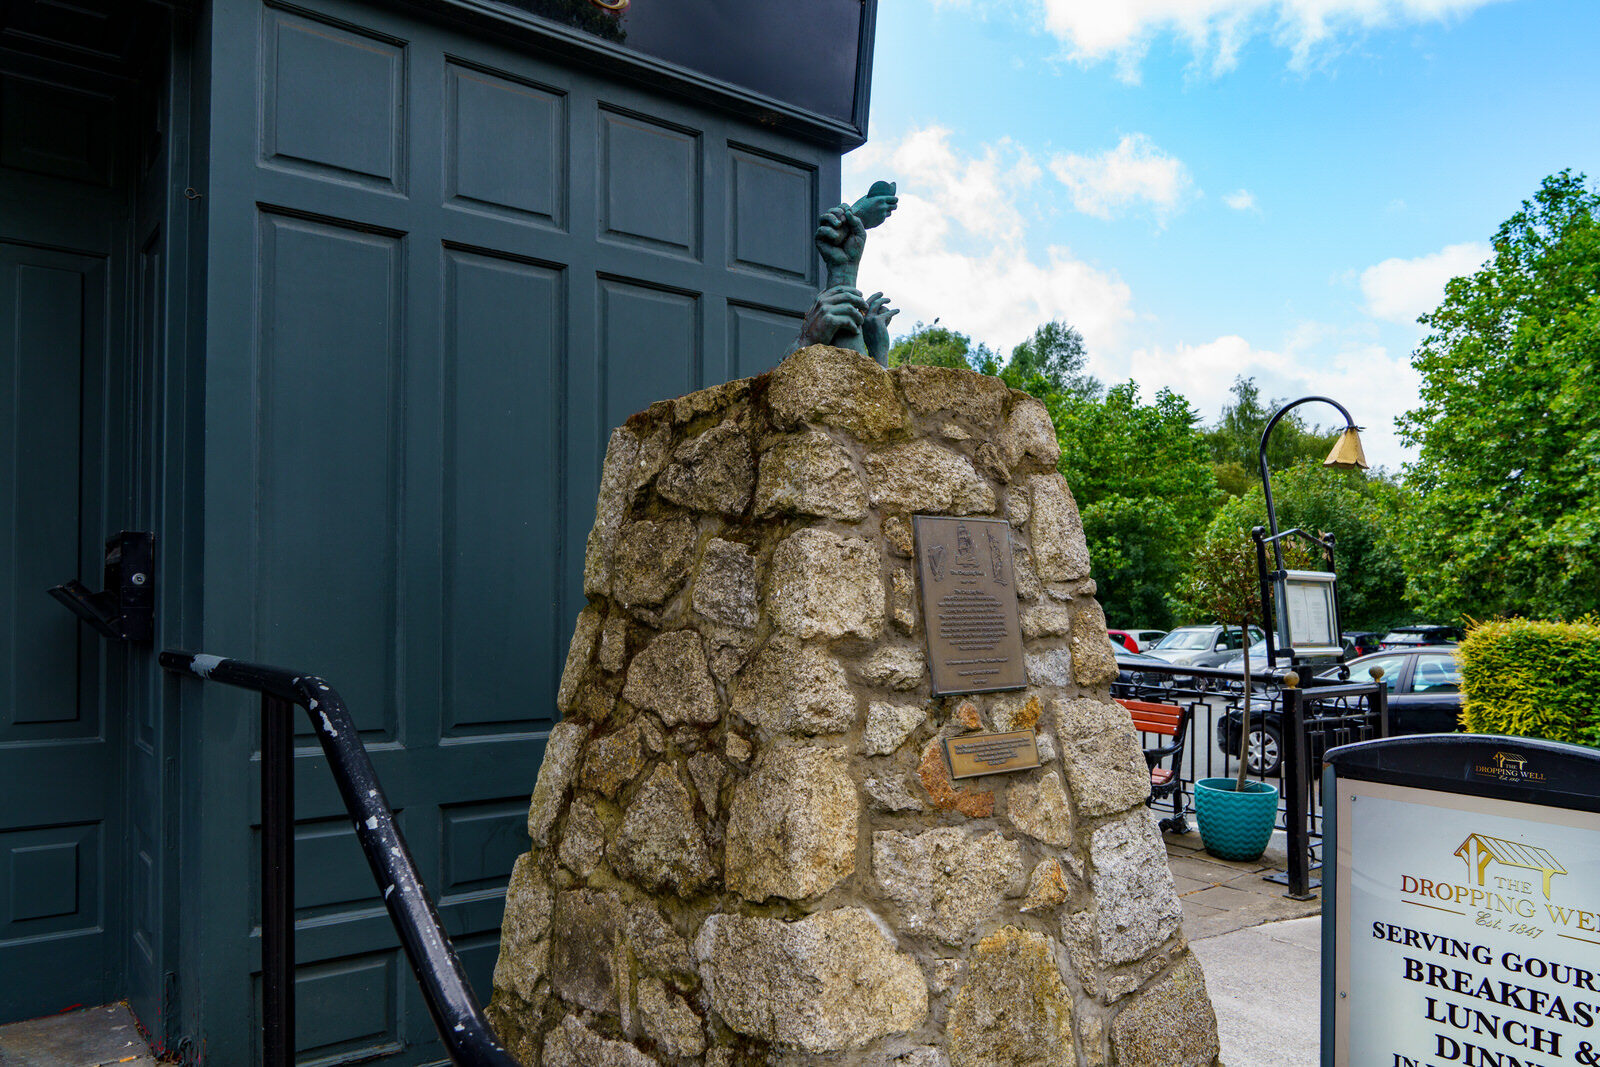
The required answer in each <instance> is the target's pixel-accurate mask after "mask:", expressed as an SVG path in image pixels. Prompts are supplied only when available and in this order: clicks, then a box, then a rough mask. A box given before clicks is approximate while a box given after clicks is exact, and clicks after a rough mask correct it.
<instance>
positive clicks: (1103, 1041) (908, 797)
mask: <svg viewBox="0 0 1600 1067" xmlns="http://www.w3.org/2000/svg"><path fill="white" fill-rule="evenodd" d="M836 210H837V209H836ZM867 340H868V342H869V344H870V343H871V340H872V338H871V336H870V333H869V335H868V337H867ZM1057 456H1058V447H1057V444H1056V437H1055V432H1054V429H1053V427H1052V426H1051V422H1050V418H1049V415H1048V413H1047V412H1046V410H1045V408H1044V406H1043V405H1042V404H1040V403H1039V402H1038V401H1037V400H1035V399H1033V398H1032V397H1030V396H1028V395H1027V394H1025V393H1021V392H1017V391H1014V390H1010V389H1008V388H1007V387H1006V386H1005V384H1004V383H1003V382H1001V381H999V380H998V379H996V378H992V377H986V376H984V375H980V374H976V373H973V372H970V371H964V370H951V369H945V368H936V367H915V366H906V367H900V368H897V369H895V370H885V369H883V368H882V367H881V366H880V365H879V364H878V363H876V362H875V361H873V360H872V359H870V358H868V357H867V356H865V355H862V354H860V353H858V352H855V351H850V350H848V349H845V348H835V347H831V346H828V345H812V346H810V347H806V348H803V349H801V350H800V351H798V352H796V353H795V354H793V355H791V356H790V357H789V358H788V359H787V360H785V361H784V362H783V363H782V364H781V365H780V366H779V367H778V368H777V369H776V370H774V371H772V372H770V373H768V374H765V375H762V376H760V377H758V378H753V379H744V380H740V381H735V382H730V383H727V384H726V385H721V386H717V387H715V388H712V389H706V390H703V391H701V392H697V393H692V394H690V395H688V396H684V397H679V398H677V399H675V400H666V401H662V402H660V403H657V404H654V405H653V406H651V407H650V408H649V409H647V410H645V411H643V412H640V413H639V414H637V415H635V416H633V417H632V418H631V419H629V420H628V422H627V423H626V424H625V425H623V426H621V427H619V428H618V429H617V430H616V431H615V432H613V434H612V436H611V440H610V445H609V448H608V450H607V453H606V459H605V465H604V469H603V473H602V478H601V487H600V495H599V502H598V504H597V506H596V509H595V523H594V528H593V531H592V532H591V533H590V535H589V541H588V546H587V555H586V559H585V566H584V589H585V592H586V594H587V596H588V606H587V607H585V608H584V609H583V611H582V613H581V614H580V615H579V616H578V620H577V625H576V627H575V629H574V633H573V637H572V644H571V649H570V651H569V653H568V656H567V661H566V670H565V673H564V674H563V676H562V679H561V685H560V691H559V694H558V697H557V703H558V705H559V707H560V710H561V712H562V715H563V719H562V721H561V723H560V724H558V725H557V726H556V727H555V728H554V729H553V730H552V732H551V735H550V740H549V745H548V749H547V751H546V753H545V758H544V765H543V767H542V768H541V770H540V772H539V776H538V781H537V783H536V785H535V786H534V790H533V798H532V804H531V807H530V809H529V812H528V832H529V835H530V836H531V838H532V849H531V851H529V852H528V853H526V854H525V855H523V856H522V857H521V858H519V859H518V861H517V863H516V867H515V870H514V871H513V873H512V876H511V885H510V890H509V892H508V894H507V899H506V912H505V922H504V930H503V936H502V941H501V949H500V958H499V962H498V965H497V966H496V968H495V974H494V995H493V999H492V1002H491V1004H490V1007H489V1013H490V1018H491V1020H492V1022H493V1024H494V1026H495V1028H496V1029H497V1031H498V1032H499V1034H500V1036H501V1038H502V1040H503V1041H504V1042H505V1044H506V1046H507V1047H508V1048H509V1049H510V1050H511V1052H512V1053H513V1054H514V1055H515V1056H517V1057H518V1058H519V1059H520V1060H522V1061H523V1062H524V1063H527V1064H530V1065H543V1067H654V1065H658V1064H661V1065H682V1064H705V1065H707V1067H713V1065H715V1067H732V1065H752V1067H753V1065H756V1064H785V1065H788V1064H794V1065H799V1064H870V1065H883V1067H888V1065H896V1064H898V1065H905V1067H944V1065H946V1064H948V1065H949V1067H980V1065H981V1067H991V1065H992V1067H1033V1065H1038V1067H1079V1065H1083V1067H1099V1065H1113V1064H1116V1065H1123V1067H1135V1065H1147V1067H1189V1065H1195V1067H1204V1065H1209V1064H1213V1063H1214V1062H1215V1061H1216V1057H1217V1052H1218V1044H1217V1031H1216V1018H1215V1016H1214V1014H1213V1012H1212V1008H1211V1004H1210V1001H1209V1000H1208V998H1207V996H1206V991H1205V984H1204V979H1203V977H1202V975H1201V971H1200V966H1199V963H1198V962H1197V961H1196V960H1195V958H1194V956H1193V955H1192V954H1191V953H1190V951H1189V949H1188V946H1187V943H1186V942H1185V940H1184V938H1183V934H1182V932H1181V930H1180V928H1179V919H1180V909H1179V903H1178V899H1177V896H1176V894H1175V891H1174V887H1173V881H1172V875H1171V872H1170V870H1169V868H1168V866H1167V861H1166V852H1165V848H1164V846H1163V843H1162V841H1161V838H1160V836H1159V834H1158V833H1157V831H1156V829H1155V826H1154V824H1153V822H1152V818H1151V816H1150V813H1149V812H1148V810H1147V809H1146V808H1145V806H1144V803H1143V802H1144V800H1145V798H1146V797H1147V796H1148V794H1149V783H1150V778H1149V773H1148V771H1147V769H1146V766H1145V761H1144V758H1143V754H1142V752H1141V749H1140V746H1139V743H1138V738H1137V735H1136V734H1135V732H1134V730H1133V726H1132V722H1131V720H1130V718H1129V716H1128V713H1127V712H1126V711H1124V710H1123V709H1122V708H1121V707H1119V706H1118V705H1117V704H1115V703H1113V702H1111V700H1110V698H1109V695H1108V689H1107V684H1108V683H1109V681H1110V680H1111V679H1112V678H1113V677H1114V676H1115V674H1116V669H1117V668H1116V663H1115V660H1114V658H1113V656H1112V652H1111V647H1110V644H1109V642H1108V640H1107V638H1106V633H1105V617H1104V615H1103V614H1102V612H1101V610H1100V607H1099V605H1098V604H1097V603H1096V602H1095V600H1094V593H1095V586H1094V582H1093V581H1091V580H1090V578H1089V557H1088V552H1087V549H1086V548H1085V545H1084V539H1083V532H1082V528H1081V526H1080V524H1079V520H1078V509H1077V505H1076V504H1075V503H1074V501H1073V497H1072V494H1071V492H1070V491H1069V490H1068V487H1067V485H1066V483H1065V481H1064V480H1063V479H1062V477H1061V476H1060V475H1059V474H1058V473H1056V460H1057ZM917 515H940V516H963V517H967V519H966V520H964V521H962V522H961V523H959V524H958V525H959V526H960V529H959V530H958V531H957V533H956V534H955V535H954V536H955V538H956V540H954V541H953V542H951V544H950V545H949V546H946V548H930V547H929V546H928V545H926V544H922V543H920V541H921V539H922V538H923V537H924V526H923V525H922V522H921V521H919V522H917V523H914V522H913V516H917ZM984 520H988V521H984ZM952 521H953V520H952ZM968 526H970V527H971V529H970V530H969V529H967V527H968ZM914 528H915V532H914ZM996 532H998V533H999V535H1000V538H1001V539H1002V541H1003V543H1002V541H997V540H996V538H995V536H994V534H995V533H996ZM919 549H920V550H922V556H923V558H921V559H919V558H918V557H919ZM947 549H948V550H947ZM919 565H920V566H921V569H922V570H923V572H924V575H925V576H924V577H919ZM929 574H931V575H933V577H931V578H928V577H926V575H929ZM979 574H982V575H983V576H984V579H983V580H984V581H989V582H992V583H996V584H995V586H994V588H996V589H998V593H997V595H1003V596H1004V597H1010V598H1013V599H1014V601H1015V605H1016V611H1015V613H1014V614H1013V615H1012V622H1011V623H1010V625H1012V626H1015V627H1017V628H1018V630H1019V631H1020V632H1018V633H1016V634H1014V635H1013V640H1012V641H1011V642H1010V643H1009V646H1008V647H1009V649H1010V651H1009V653H1004V652H1002V653H996V654H995V655H993V656H989V657H987V658H983V657H968V658H965V659H960V660H957V661H956V662H957V663H958V664H995V665H996V666H992V667H991V666H979V667H977V668H974V669H976V670H977V671H978V674H979V676H980V677H983V672H984V671H990V670H997V671H1001V672H1002V673H1004V672H1006V671H1013V672H1014V673H1015V675H1016V681H1015V682H1014V683H1012V684H1014V685H1020V686H1021V687H1020V688H1011V689H1007V690H1003V691H988V692H980V693H970V692H968V693H958V694H956V695H945V696H937V695H935V691H936V688H938V690H939V691H940V692H949V691H950V688H951V687H950V686H948V685H946V686H943V687H938V686H937V679H936V678H935V677H933V672H932V671H930V667H937V666H938V664H930V661H929V655H928V649H929V647H930V645H929V641H928V627H929V625H930V621H931V624H932V625H933V626H934V627H935V628H936V630H938V631H939V634H936V636H948V634H947V633H946V631H950V632H954V633H956V634H957V637H958V638H959V637H960V634H961V633H964V632H967V633H970V626H968V623H969V622H970V620H967V621H963V619H964V616H963V615H962V612H961V611H959V610H958V611H955V612H954V614H952V612H951V610H949V606H950V604H951V603H952V601H951V600H950V599H949V596H948V595H947V594H945V593H942V592H937V591H936V592H934V593H932V594H931V595H932V596H933V597H936V598H938V599H937V600H936V603H935V605H934V607H935V609H936V610H934V611H933V612H931V613H929V614H928V615H925V614H924V605H923V604H922V598H923V597H924V596H926V595H930V593H929V591H928V590H926V589H924V588H923V584H924V582H925V581H926V582H932V583H934V584H939V585H940V586H941V589H944V588H950V587H951V586H948V585H944V584H942V583H946V581H947V579H948V581H949V582H950V583H958V582H960V581H962V580H964V579H962V578H961V577H960V576H962V575H979ZM971 581H972V582H978V581H979V579H978V578H972V579H971ZM986 588H987V587H986ZM973 595H977V594H973ZM980 614H982V613H981V612H980ZM984 625H993V626H994V627H996V633H998V628H999V627H1000V623H995V622H993V621H992V620H990V622H989V623H984V622H983V621H982V620H980V621H979V624H978V629H979V630H980V631H981V630H982V629H983V626H984ZM962 626H968V630H967V631H963V630H961V627H962ZM952 627H954V628H955V629H954V630H951V628H952ZM1002 660H1005V662H1002ZM1013 660H1018V661H1020V662H1011V661H1013ZM992 680H993V679H991V681H992ZM958 688H960V687H959V686H958ZM971 688H984V686H983V685H978V684H974V685H973V686H971ZM994 735H1013V736H1012V737H1011V738H1010V739H1009V741H1006V744H1010V745H1011V747H1010V748H1005V745H1004V744H1002V745H1001V748H1002V749H1003V750H1004V751H1002V753H1001V757H1000V758H999V759H998V760H997V762H996V763H995V764H994V765H995V766H996V767H997V768H1000V769H1003V770H1004V773H980V774H978V776H975V777H967V776H963V775H962V773H961V772H962V767H961V766H958V761H957V760H956V758H955V755H954V754H955V753H957V752H959V751H968V752H974V751H975V752H977V754H978V756H979V758H980V762H981V758H982V757H983V755H984V753H985V752H989V753H993V752H994V751H996V750H995V749H994V748H993V745H994V744H995V743H998V742H990V741H989V740H988V739H989V738H990V737H992V736H994ZM963 738H974V739H975V740H974V741H973V742H971V743H969V744H968V746H967V748H966V749H965V750H963V749H961V748H960V745H961V742H962V739H963ZM1005 740H1006V739H1003V738H1002V741H1005ZM1019 743H1020V751H1022V758H1021V759H1020V761H1019V760H1018V759H1015V758H1011V757H1014V756H1015V755H1016V752H1017V751H1019V748H1018V745H1019ZM947 745H948V746H949V752H950V753H951V754H950V755H947ZM974 745H976V746H977V747H976V748H974V747H973V746H974ZM986 745H987V746H989V747H988V748H985V747H984V746H986ZM1034 752H1036V753H1037V759H1036V760H1034V759H1032V758H1031V757H1032V754H1033V753H1034ZM1008 754H1009V755H1008ZM967 762H968V761H967V760H966V759H965V758H963V759H962V760H961V761H960V763H961V764H963V765H964V764H965V763H967ZM1016 764H1020V766H1021V767H1022V768H1023V769H1012V768H1011V767H1010V765H1016ZM966 769H968V770H970V769H971V768H970V767H967V768H966ZM982 769H983V768H981V767H980V771H981V770H982Z"/></svg>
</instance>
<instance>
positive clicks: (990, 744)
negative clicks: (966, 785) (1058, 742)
mask: <svg viewBox="0 0 1600 1067" xmlns="http://www.w3.org/2000/svg"><path fill="white" fill-rule="evenodd" d="M944 758H945V760H946V762H948V763H949V764H950V777H952V778H977V777H980V776H981V775H985V774H1005V773H1006V772H1007V771H1031V770H1033V769H1034V768H1035V767H1037V766H1039V742H1038V741H1037V740H1036V739H1035V737H1034V734H1033V731H1032V730H1018V731H1017V732H1016V733H1013V734H968V735H966V736H965V737H947V738H945V739H944Z"/></svg>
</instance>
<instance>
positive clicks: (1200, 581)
mask: <svg viewBox="0 0 1600 1067" xmlns="http://www.w3.org/2000/svg"><path fill="white" fill-rule="evenodd" d="M1219 518H1220V516H1219ZM1255 525H1260V524H1255ZM1269 551H1270V550H1269ZM1283 561H1284V565H1285V566H1287V567H1289V568H1290V569H1291V570H1301V571H1312V570H1322V569H1323V568H1322V567H1321V566H1320V565H1319V563H1320V560H1319V558H1318V556H1317V554H1316V553H1315V552H1314V551H1313V550H1312V549H1311V547H1310V546H1309V545H1307V544H1306V543H1305V542H1304V541H1300V540H1298V539H1295V538H1291V539H1289V540H1287V541H1285V542H1284V543H1283ZM1268 564H1269V565H1270V564H1271V559H1270V557H1269V559H1268ZM1177 601H1178V605H1179V607H1180V608H1181V610H1182V613H1183V619H1184V621H1186V622H1212V621H1216V622H1225V623H1231V624H1234V625H1238V626H1243V625H1245V624H1246V623H1252V622H1253V623H1257V624H1258V625H1262V626H1265V625H1266V622H1267V620H1265V619H1263V618H1262V617H1261V571H1260V567H1259V566H1258V564H1257V561H1256V543H1255V541H1253V540H1252V539H1251V538H1250V532H1249V530H1248V529H1246V530H1243V531H1241V530H1239V529H1237V528H1236V527H1235V526H1234V524H1233V523H1232V522H1231V521H1230V522H1213V523H1212V524H1211V526H1210V527H1209V528H1208V529H1207V530H1206V532H1205V535H1204V536H1203V537H1202V538H1201V540H1200V544H1199V546H1198V547H1197V548H1196V549H1195V551H1194V555H1193V556H1192V557H1191V558H1190V561H1189V570H1188V573H1186V574H1185V575H1184V576H1183V581H1182V582H1181V583H1180V584H1179V585H1178V591H1177Z"/></svg>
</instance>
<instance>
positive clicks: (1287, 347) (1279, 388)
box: [1091, 326, 1420, 470]
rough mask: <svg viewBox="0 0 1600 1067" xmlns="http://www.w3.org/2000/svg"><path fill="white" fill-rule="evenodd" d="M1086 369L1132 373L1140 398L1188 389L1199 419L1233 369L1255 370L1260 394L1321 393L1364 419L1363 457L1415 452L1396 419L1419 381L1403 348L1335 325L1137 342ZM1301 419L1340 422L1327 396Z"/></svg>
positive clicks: (1118, 376)
mask: <svg viewBox="0 0 1600 1067" xmlns="http://www.w3.org/2000/svg"><path fill="white" fill-rule="evenodd" d="M1091 369H1092V370H1093V371H1094V372H1095V373H1096V374H1098V375H1100V376H1101V377H1102V379H1103V380H1107V381H1124V380H1126V379H1128V378H1132V379H1134V380H1135V381H1137V382H1138V383H1139V385H1140V387H1141V389H1142V390H1143V395H1144V398H1145V399H1146V400H1148V399H1149V398H1150V397H1151V396H1153V395H1154V394H1155V391H1156V390H1157V389H1159V388H1161V387H1163V386H1165V387H1166V388H1169V389H1171V390H1173V391H1174V392H1176V393H1180V394H1182V395H1183V396H1185V397H1187V398H1188V400H1189V402H1190V403H1191V404H1192V405H1193V406H1194V408H1195V410H1196V411H1198V412H1199V413H1200V417H1201V421H1202V422H1205V423H1212V422H1215V421H1216V419H1217V417H1218V416H1219V415H1221V414H1222V409H1223V407H1224V406H1226V405H1227V404H1229V403H1231V402H1232V400H1233V397H1232V395H1231V394H1230V393H1229V389H1230V388H1231V387H1232V385H1233V380H1234V378H1235V377H1238V376H1240V375H1242V376H1244V377H1247V378H1254V379H1255V381H1256V384H1257V385H1258V386H1260V388H1261V395H1262V398H1263V399H1266V398H1269V397H1281V398H1284V399H1287V400H1292V399H1295V398H1297V397H1302V396H1327V397H1331V398H1333V399H1334V400H1337V401H1339V402H1340V403H1341V404H1343V405H1344V406H1345V407H1347V408H1349V409H1350V414H1351V416H1352V417H1353V418H1354V419H1355V420H1356V424H1357V425H1358V426H1361V427H1362V431H1361V440H1362V444H1363V445H1364V446H1365V449H1366V453H1367V461H1368V462H1369V463H1371V464H1372V465H1373V466H1374V467H1378V466H1384V467H1388V468H1389V469H1391V470H1397V469H1398V468H1399V466H1400V464H1401V463H1402V462H1405V461H1407V460H1411V459H1415V458H1416V457H1415V455H1414V454H1413V453H1412V451H1411V450H1409V449H1407V448H1405V447H1404V446H1403V445H1402V444H1401V443H1400V438H1399V436H1398V435H1397V434H1396V433H1395V430H1394V420H1395V417H1396V416H1397V415H1400V414H1401V413H1403V412H1404V411H1406V410H1407V409H1409V408H1411V407H1414V406H1415V405H1416V400H1417V392H1418V388H1419V384H1420V383H1419V381H1418V378H1417V374H1416V372H1415V371H1414V370H1413V369H1412V367H1411V362H1410V360H1409V358H1408V357H1407V356H1405V355H1401V356H1398V357H1397V356H1391V355H1390V354H1389V351H1388V349H1387V348H1385V347H1384V346H1383V345H1381V344H1377V343H1374V342H1371V341H1366V340H1362V339H1360V338H1355V337H1346V336H1340V335H1339V334H1338V333H1337V332H1335V331H1332V330H1328V329H1322V328H1316V327H1311V326H1308V327H1303V328H1302V329H1300V330H1296V331H1295V332H1294V333H1293V334H1291V335H1290V336H1289V337H1286V338H1284V342H1283V344H1282V345H1281V346H1280V347H1278V348H1275V349H1274V348H1259V347H1257V346H1255V345H1253V344H1251V343H1250V342H1249V341H1247V340H1246V339H1245V338H1243V337H1240V336H1238V335H1236V334H1230V335H1227V336H1224V337H1218V338H1216V339H1215V340H1212V341H1207V342H1205V343H1203V344H1193V345H1191V344H1179V345H1176V346H1173V347H1152V348H1136V349H1135V350H1134V351H1133V352H1131V353H1130V354H1129V355H1128V356H1127V358H1126V359H1124V360H1117V359H1091ZM1304 413H1305V416H1306V420H1307V421H1308V422H1310V423H1313V424H1315V425H1320V426H1324V427H1333V426H1336V425H1339V424H1340V421H1341V420H1340V418H1339V413H1338V411H1336V410H1335V409H1334V408H1332V407H1329V406H1328V405H1326V404H1308V405H1306V406H1305V409H1304Z"/></svg>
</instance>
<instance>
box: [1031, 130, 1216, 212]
mask: <svg viewBox="0 0 1600 1067" xmlns="http://www.w3.org/2000/svg"><path fill="white" fill-rule="evenodd" d="M1050 172H1051V173H1052V174H1054V175H1055V176H1056V178H1057V179H1059V180H1060V181H1061V183H1062V184H1063V185H1065V186H1066V187H1067V189H1068V190H1070V191H1071V193H1072V206H1073V207H1075V208H1077V209H1078V210H1079V211H1081V212H1083V213H1084V214H1085V215H1093V216H1094V217H1096V218H1100V219H1109V218H1112V217H1113V216H1115V215H1117V214H1119V213H1120V212H1122V211H1123V210H1126V209H1128V208H1132V207H1134V206H1136V205H1137V204H1138V203H1139V202H1141V201H1143V202H1145V203H1148V204H1149V205H1150V206H1151V207H1152V208H1154V209H1155V212H1156V215H1157V217H1158V218H1165V217H1166V216H1168V215H1170V214H1172V212H1174V211H1176V210H1177V209H1178V208H1179V207H1180V206H1181V205H1182V203H1183V201H1184V200H1185V199H1186V198H1187V197H1188V194H1189V190H1190V189H1191V188H1192V187H1193V185H1194V183H1193V181H1192V180H1191V179H1190V177H1189V168H1187V167H1185V166H1184V165H1183V162H1182V161H1181V160H1179V159H1177V158H1175V157H1173V156H1169V155H1167V154H1166V153H1165V152H1163V151H1162V150H1161V149H1159V148H1157V147H1156V146H1155V144H1154V143H1152V142H1151V140H1150V138H1148V137H1146V136H1145V135H1144V134H1142V133H1130V134H1128V135H1127V136H1125V137H1123V139H1122V140H1121V141H1119V142H1117V147H1115V148H1112V149H1108V150H1106V151H1104V152H1101V153H1100V154H1099V155H1097V156H1080V155H1077V154H1076V153H1072V152H1068V153H1065V154H1062V155H1058V156H1056V157H1054V158H1053V159H1051V160H1050Z"/></svg>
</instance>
